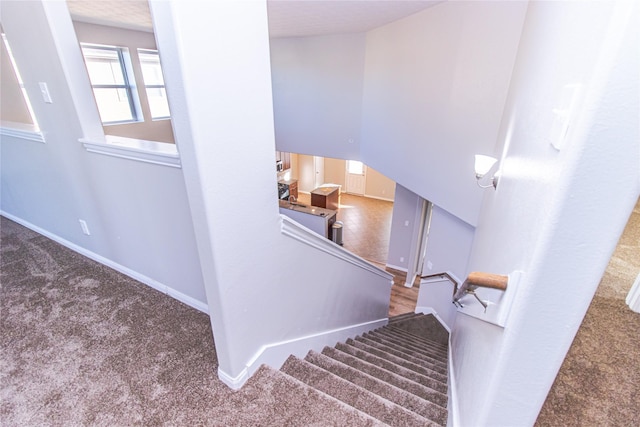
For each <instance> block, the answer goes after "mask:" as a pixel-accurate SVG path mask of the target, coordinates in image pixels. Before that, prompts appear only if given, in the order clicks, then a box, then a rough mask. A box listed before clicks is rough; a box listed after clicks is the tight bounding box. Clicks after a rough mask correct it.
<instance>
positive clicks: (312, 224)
mask: <svg viewBox="0 0 640 427" xmlns="http://www.w3.org/2000/svg"><path fill="white" fill-rule="evenodd" d="M279 204H280V213H281V214H283V215H286V216H288V217H289V218H291V219H293V220H294V221H297V222H299V223H300V224H302V225H304V226H305V227H307V228H308V229H310V230H312V231H315V232H316V233H318V234H319V235H321V236H324V237H326V238H327V239H331V232H332V228H331V227H332V225H333V223H334V222H336V211H334V210H331V209H324V208H319V207H317V206H307V205H304V204H299V203H289V202H287V201H285V200H279Z"/></svg>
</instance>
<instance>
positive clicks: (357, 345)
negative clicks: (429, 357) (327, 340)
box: [346, 339, 447, 382]
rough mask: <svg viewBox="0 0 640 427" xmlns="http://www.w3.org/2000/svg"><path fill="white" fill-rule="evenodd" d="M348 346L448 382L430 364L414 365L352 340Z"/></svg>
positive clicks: (445, 377)
mask: <svg viewBox="0 0 640 427" xmlns="http://www.w3.org/2000/svg"><path fill="white" fill-rule="evenodd" d="M346 344H347V345H350V346H353V347H355V348H358V349H360V350H362V351H366V352H367V353H370V354H372V355H374V356H377V357H380V358H382V359H385V360H387V361H389V362H392V363H395V364H397V365H399V366H402V367H403V368H407V369H411V370H412V371H415V372H417V373H419V374H422V375H425V376H428V377H431V378H434V379H437V380H440V381H442V382H446V381H447V375H446V374H443V373H442V372H439V371H438V370H436V369H433V367H432V366H429V364H427V363H422V362H418V363H414V362H413V361H412V360H408V359H407V358H403V357H399V356H397V355H395V354H392V353H390V352H387V351H385V350H382V349H380V348H378V347H374V346H372V345H368V344H366V343H363V342H361V341H355V340H352V339H349V340H347V341H346Z"/></svg>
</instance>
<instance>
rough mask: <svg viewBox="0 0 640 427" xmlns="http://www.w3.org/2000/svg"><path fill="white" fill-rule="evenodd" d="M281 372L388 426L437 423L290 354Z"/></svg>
mask: <svg viewBox="0 0 640 427" xmlns="http://www.w3.org/2000/svg"><path fill="white" fill-rule="evenodd" d="M282 371H283V372H285V373H287V374H289V375H291V376H292V377H294V378H297V379H299V380H301V381H302V382H304V383H306V384H308V385H310V386H312V387H315V388H317V389H318V390H320V391H322V392H324V393H326V394H328V395H330V396H333V397H335V398H336V399H338V400H341V401H343V402H345V403H347V404H349V405H351V406H353V407H354V408H356V409H357V410H359V411H362V412H364V413H366V414H369V415H370V416H372V417H374V418H376V419H378V420H380V421H382V422H385V423H388V424H390V425H403V426H413V425H415V426H425V425H427V426H428V425H438V424H436V423H434V422H433V421H430V420H428V419H426V418H424V417H422V416H420V415H418V414H416V413H414V412H411V411H409V410H407V409H405V408H402V407H401V406H399V405H397V404H395V403H393V402H391V401H389V400H387V399H384V398H382V397H380V396H378V395H376V394H374V393H371V392H370V391H368V390H366V389H364V388H362V387H360V386H358V385H356V384H353V383H351V382H349V381H347V380H346V379H344V378H341V377H339V376H337V375H335V374H333V373H331V372H329V371H326V370H324V369H322V368H320V367H319V366H316V365H314V364H312V363H309V362H307V361H305V360H301V359H298V358H295V357H290V358H289V359H287V361H286V362H285V364H284V365H283V367H282Z"/></svg>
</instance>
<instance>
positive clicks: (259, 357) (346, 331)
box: [218, 317, 389, 390]
mask: <svg viewBox="0 0 640 427" xmlns="http://www.w3.org/2000/svg"><path fill="white" fill-rule="evenodd" d="M387 323H389V319H388V318H386V317H384V318H382V319H377V320H372V321H369V322H364V323H358V324H355V325H350V326H344V327H340V328H335V329H331V330H328V331H323V332H318V333H314V334H309V335H305V336H302V337H298V338H293V339H289V340H284V341H280V342H275V343H271V344H265V345H263V346H262V347H260V349H259V350H258V351H257V352H256V354H255V355H254V356H253V357H252V358H251V359H249V361H248V362H247V364H246V367H245V368H244V369H243V370H242V372H241V373H240V374H239V375H238V376H237V377H231V376H229V375H227V374H224V375H225V379H223V378H220V379H221V380H222V381H225V384H227V385H229V384H232V385H229V386H230V387H231V388H234V387H238V388H240V387H242V385H243V384H244V382H246V380H247V379H249V377H250V376H251V375H253V373H254V372H255V371H256V370H258V368H259V367H260V366H261V365H269V366H271V367H273V368H275V369H280V367H282V364H283V363H284V362H285V361H286V360H287V358H288V357H289V356H291V355H294V356H297V357H304V356H305V355H306V354H307V353H308V352H309V351H310V350H315V351H321V350H322V349H323V348H324V347H326V346H334V345H336V344H337V343H338V342H342V341H345V340H347V339H349V338H353V337H355V336H358V335H362V334H363V333H366V332H369V331H372V330H374V329H377V328H380V327H382V326H385V325H386V324H387ZM220 372H221V371H220V370H218V373H220ZM227 381H229V382H227ZM234 389H236V390H237V388H234Z"/></svg>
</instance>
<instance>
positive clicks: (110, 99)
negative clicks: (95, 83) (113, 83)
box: [93, 88, 134, 123]
mask: <svg viewBox="0 0 640 427" xmlns="http://www.w3.org/2000/svg"><path fill="white" fill-rule="evenodd" d="M93 94H94V96H95V97H96V103H97V104H98V111H99V112H100V119H101V120H102V122H103V123H110V122H122V121H132V120H134V117H133V115H132V113H131V104H130V103H129V96H128V93H127V90H126V89H118V88H116V89H112V88H94V89H93Z"/></svg>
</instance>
